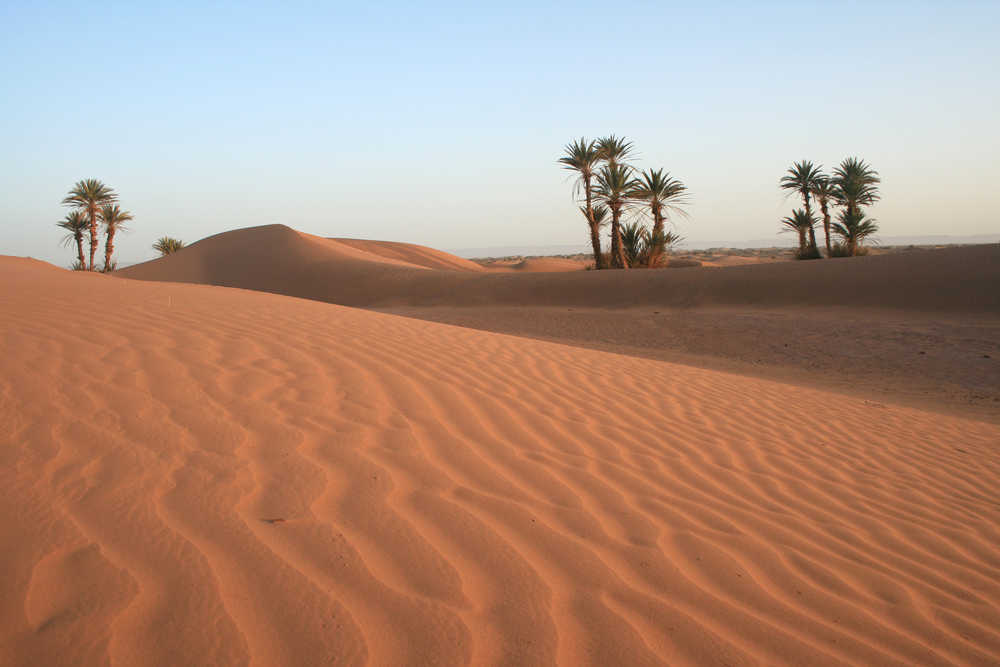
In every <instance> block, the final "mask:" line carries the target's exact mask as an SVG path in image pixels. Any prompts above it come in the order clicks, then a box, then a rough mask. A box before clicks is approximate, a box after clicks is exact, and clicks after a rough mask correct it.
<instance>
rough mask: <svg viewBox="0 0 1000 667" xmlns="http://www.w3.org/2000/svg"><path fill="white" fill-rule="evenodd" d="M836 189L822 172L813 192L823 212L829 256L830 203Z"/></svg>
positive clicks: (824, 231)
mask: <svg viewBox="0 0 1000 667" xmlns="http://www.w3.org/2000/svg"><path fill="white" fill-rule="evenodd" d="M834 191H835V188H834V186H833V181H831V180H830V177H829V176H827V175H826V174H820V175H819V176H818V177H817V178H816V180H815V181H814V182H813V187H812V194H813V196H814V197H816V202H817V203H818V204H819V210H820V212H821V213H822V214H823V233H824V234H825V235H826V254H827V256H828V257H829V256H830V253H831V252H832V249H831V248H830V204H831V203H832V202H833V201H835V199H834Z"/></svg>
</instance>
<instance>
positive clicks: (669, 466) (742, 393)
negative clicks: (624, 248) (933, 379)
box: [0, 237, 1000, 665]
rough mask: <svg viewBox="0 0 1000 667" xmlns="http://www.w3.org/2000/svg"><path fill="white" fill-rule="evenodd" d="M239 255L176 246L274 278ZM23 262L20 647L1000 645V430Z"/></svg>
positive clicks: (249, 650) (232, 660) (413, 654)
mask: <svg viewBox="0 0 1000 667" xmlns="http://www.w3.org/2000/svg"><path fill="white" fill-rule="evenodd" d="M303 238H305V237H303ZM313 238H315V237H313ZM306 240H309V239H306ZM324 241H325V240H324ZM203 243H206V242H203ZM296 243H297V242H296ZM293 245H294V244H293ZM229 251H230V252H229V254H228V255H227V254H225V253H220V254H219V255H218V257H219V258H220V259H219V260H218V261H219V263H220V264H224V263H225V262H228V264H224V266H219V265H218V264H217V265H215V266H207V265H198V263H197V262H194V261H192V260H190V259H185V253H187V251H182V252H181V253H179V254H178V255H176V256H175V257H174V258H170V259H171V262H170V264H173V266H174V268H177V267H178V266H187V269H190V271H191V274H192V275H191V276H190V277H191V280H192V281H193V280H195V279H196V278H197V277H198V275H195V274H198V272H201V274H200V275H201V277H203V278H205V277H214V276H217V275H221V274H218V273H213V272H218V271H222V270H223V269H225V270H232V271H233V272H234V273H235V272H236V271H237V269H239V267H240V263H241V262H243V264H242V267H243V268H242V270H243V272H244V274H245V275H246V276H251V275H253V274H254V269H255V267H254V266H253V264H252V262H251V261H250V259H248V258H252V257H256V256H258V255H259V251H258V250H255V249H254V248H251V247H249V246H247V247H245V248H242V249H241V248H240V247H239V245H238V244H233V247H231V248H229ZM295 252H299V253H303V254H305V255H309V254H310V253H312V254H313V256H314V258H319V261H321V262H324V261H329V262H331V263H330V264H329V266H334V264H333V263H332V262H333V261H334V260H336V261H339V262H340V263H341V264H340V265H339V267H338V268H337V269H336V270H337V271H341V272H347V273H349V272H350V271H360V270H361V269H360V266H361V264H365V265H366V266H367V267H368V268H367V271H368V272H369V273H368V275H370V277H371V281H372V283H373V284H379V285H383V286H384V285H385V284H389V283H391V282H392V281H393V280H396V278H395V277H389V278H387V276H388V275H389V273H393V272H396V271H403V272H404V273H405V275H407V276H410V275H415V274H417V273H426V274H433V273H441V274H446V275H451V274H450V273H447V272H433V271H428V270H427V269H416V268H408V267H406V266H401V265H400V262H405V263H411V264H412V263H414V262H412V261H411V260H412V257H407V256H405V255H404V257H403V258H399V257H397V258H384V259H386V260H392V261H386V262H383V263H381V264H376V263H373V262H371V261H370V260H369V259H368V258H363V257H361V256H359V255H356V254H354V255H353V258H352V253H357V252H364V251H359V250H358V249H357V248H356V247H353V246H347V245H346V244H340V247H337V248H335V247H333V246H330V245H329V244H327V243H320V242H319V241H316V242H313V241H311V240H309V243H305V244H302V245H301V247H298V250H296V251H295ZM195 254H196V253H195ZM369 254H370V253H369ZM192 256H193V255H192V254H189V255H188V258H190V257H192ZM301 259H303V257H292V258H282V259H281V261H282V262H286V261H288V262H292V263H293V264H294V262H295V261H298V260H301ZM185 262H191V263H190V265H184V263H185ZM830 264H833V262H831V263H830ZM775 266H777V265H775ZM378 267H382V268H381V269H378ZM765 268H773V267H770V266H768V267H765ZM187 269H186V270H187ZM268 270H270V269H268ZM731 270H735V269H713V270H711V271H712V272H713V273H724V272H727V271H731ZM809 270H812V269H809ZM820 270H826V269H820ZM586 273H591V274H592V273H593V272H586ZM681 273H686V272H685V271H680V272H674V271H671V272H663V275H667V274H669V275H674V276H676V275H678V274H681ZM455 275H463V274H455ZM469 275H472V274H471V273H470V274H469ZM560 275H562V274H553V276H554V277H556V276H560ZM577 275H578V276H579V277H584V274H583V273H581V274H577ZM495 277H501V278H502V277H505V276H502V275H501V276H495ZM514 277H526V276H514ZM0 278H2V282H0V284H2V285H3V286H4V287H3V290H2V291H0V336H2V340H3V350H4V352H5V354H3V355H2V356H0V436H2V437H0V441H2V446H0V457H2V458H0V517H2V520H0V538H2V542H0V543H2V544H3V549H2V551H0V571H2V572H3V577H2V578H0V664H4V665H7V664H10V665H46V664H87V665H90V664H114V665H140V664H141V665H154V664H156V665H159V664H162V665H193V664H205V665H209V664H219V665H235V664H249V663H253V664H258V665H293V664H294V665H312V664H348V665H350V664H366V663H367V664H373V665H403V664H421V665H424V664H442V665H448V664H475V665H485V664H511V665H535V664H562V665H588V664H592V665H646V664H671V665H707V664H720V665H721V664H728V665H735V664H796V665H807V664H808V665H828V664H829V665H833V664H845V663H847V664H871V665H875V664H877V665H913V664H941V665H944V664H979V665H987V664H997V662H998V661H1000V631H998V629H997V628H1000V549H998V546H997V545H998V543H1000V503H998V497H997V488H1000V451H998V447H1000V445H998V443H1000V426H996V425H991V424H988V423H984V422H976V421H969V420H964V419H960V418H957V417H953V416H948V415H940V414H931V413H927V412H921V411H918V410H914V409H908V408H901V407H896V406H893V405H881V404H872V403H870V402H866V401H864V400H861V399H855V398H851V397H845V396H842V395H835V394H828V393H823V392H821V391H816V390H812V389H805V388H801V387H796V386H792V385H787V384H779V383H775V382H770V381H766V380H759V379H752V378H747V377H739V376H735V375H729V374H725V373H721V372H716V371H709V370H702V369H698V368H692V367H687V366H680V365H675V364H670V363H666V362H661V361H654V360H649V359H641V358H635V357H628V356H621V355H616V354H610V353H606V352H601V351H595V350H584V349H580V348H575V347H568V346H564V345H558V344H553V343H547V342H542V341H537V340H528V339H523V338H515V337H511V336H506V335H501V334H496V333H489V332H482V331H474V330H471V329H461V328H457V327H451V326H446V325H442V324H437V323H432V322H422V321H417V320H412V319H406V318H402V317H396V316H391V315H385V314H380V313H374V312H368V311H363V310H355V309H350V308H345V307H341V306H336V305H331V304H328V303H321V302H319V301H307V300H300V299H295V298H290V297H288V296H281V295H275V294H263V293H258V292H251V291H243V290H233V289H226V288H222V287H212V286H201V285H182V284H173V283H158V282H142V281H134V280H124V279H121V278H117V277H110V276H103V275H93V274H74V273H70V272H67V271H63V270H59V269H56V268H54V267H51V266H49V265H45V264H43V263H40V262H34V261H30V260H19V259H12V258H0ZM293 278H294V276H293V277H292V278H289V279H288V281H287V282H286V283H284V284H283V285H284V286H288V285H291V284H292V279H293ZM626 279H627V280H631V278H626ZM247 280H248V281H250V282H252V280H255V278H247ZM387 280H388V282H385V281H387ZM601 280H606V279H603V278H602V279H601ZM618 280H621V278H618ZM380 281H382V282H380ZM272 287H273V286H272ZM300 287H302V288H303V291H306V287H308V286H300ZM328 289H333V288H332V287H328ZM340 289H344V290H346V291H347V292H350V290H349V289H348V288H345V287H341V288H340ZM942 289H944V288H942ZM273 291H278V290H273ZM928 298H929V300H930V301H932V302H933V300H934V297H933V295H932V296H931V297H928Z"/></svg>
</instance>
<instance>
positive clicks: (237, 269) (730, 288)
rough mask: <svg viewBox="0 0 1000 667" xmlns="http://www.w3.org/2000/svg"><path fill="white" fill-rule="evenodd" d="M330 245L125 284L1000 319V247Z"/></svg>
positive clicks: (143, 274)
mask: <svg viewBox="0 0 1000 667" xmlns="http://www.w3.org/2000/svg"><path fill="white" fill-rule="evenodd" d="M323 241H325V239H319V238H318V237H314V236H310V235H307V234H301V233H299V232H296V231H294V230H292V229H290V228H288V227H285V226H282V225H269V226H266V227H253V228H249V229H241V230H236V231H233V232H226V233H223V234H219V235H216V236H212V237H210V238H208V239H205V240H203V241H199V242H198V243H195V244H192V245H191V246H190V247H189V248H186V249H185V250H183V251H182V252H180V253H177V254H176V255H173V256H169V257H165V258H161V259H157V260H154V261H151V262H146V263H144V264H138V265H136V266H132V267H129V268H127V269H124V270H122V271H120V272H119V273H120V274H121V275H122V276H124V277H127V278H136V279H140V280H167V281H173V282H195V283H206V284H212V285H224V286H229V287H243V288H247V289H255V290H264V291H269V292H276V293H279V294H287V295H290V296H298V297H304V298H309V299H318V300H321V301H327V302H330V303H339V304H343V305H350V306H365V307H388V306H431V305H446V306H468V305H513V306H528V305H559V306H588V307H601V306H607V307H616V308H620V307H628V306H641V305H658V306H665V307H666V306H671V307H685V308H686V307H693V306H702V305H741V306H787V305H810V306H818V305H823V306H851V307H857V306H862V307H878V308H903V309H909V310H920V311H934V312H937V311H942V312H976V313H983V312H989V313H994V314H996V313H1000V290H997V289H995V286H996V285H998V284H1000V245H992V246H973V247H966V248H947V249H942V250H933V251H926V252H912V253H906V254H899V255H879V256H871V257H857V258H852V259H849V260H829V261H822V262H776V263H770V264H756V265H752V266H732V267H723V268H721V269H720V268H713V267H706V268H692V269H684V270H677V271H654V272H649V271H572V272H557V273H544V274H542V273H533V272H527V273H520V272H518V273H493V272H474V271H427V270H424V267H418V266H416V265H414V264H412V263H410V262H409V261H402V260H399V259H394V258H391V257H386V256H384V255H377V254H375V253H374V252H368V251H366V250H359V249H358V248H355V247H353V246H347V245H345V244H343V243H340V242H337V241H328V242H327V243H329V244H336V246H324V245H323V243H321V242H323ZM369 248H370V246H369ZM349 251H353V252H349ZM407 256H408V257H409V258H410V259H413V256H412V255H407ZM456 259H457V258H456ZM247 267H252V270H248V269H247Z"/></svg>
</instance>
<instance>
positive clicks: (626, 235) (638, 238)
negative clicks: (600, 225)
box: [622, 221, 649, 269]
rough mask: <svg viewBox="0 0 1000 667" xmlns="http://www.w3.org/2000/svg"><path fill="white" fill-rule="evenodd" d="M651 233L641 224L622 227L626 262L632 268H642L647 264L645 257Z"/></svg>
mask: <svg viewBox="0 0 1000 667" xmlns="http://www.w3.org/2000/svg"><path fill="white" fill-rule="evenodd" d="M648 237H649V231H648V230H647V229H646V228H645V227H644V226H643V224H642V223H641V222H638V221H636V222H632V223H629V224H627V225H622V252H624V253H625V262H626V263H627V264H628V265H629V267H631V268H633V269H634V268H636V267H638V266H642V265H643V264H644V263H645V261H644V260H645V259H646V257H645V255H646V252H647V251H648V249H649V247H648V246H647V245H646V240H647V238H648Z"/></svg>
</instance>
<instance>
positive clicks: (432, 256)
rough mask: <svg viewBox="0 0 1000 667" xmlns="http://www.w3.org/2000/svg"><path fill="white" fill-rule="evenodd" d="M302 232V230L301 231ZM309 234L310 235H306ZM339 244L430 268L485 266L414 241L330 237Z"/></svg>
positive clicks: (458, 269) (456, 269)
mask: <svg viewBox="0 0 1000 667" xmlns="http://www.w3.org/2000/svg"><path fill="white" fill-rule="evenodd" d="M299 233H300V234H301V232H299ZM304 236H307V237H308V235H304ZM330 240H331V241H336V242H337V243H339V244H343V245H346V246H350V247H352V248H357V249H358V250H363V251H365V252H368V253H371V254H373V255H378V256H379V257H388V258H390V259H394V260H398V261H401V262H406V263H408V264H413V265H414V266H423V267H426V268H428V269H442V270H445V271H473V272H479V271H483V267H482V266H481V265H479V264H476V263H475V262H473V261H471V260H468V259H463V258H462V257H457V256H455V255H452V254H449V253H446V252H443V251H441V250H435V249H434V248H428V247H427V246H422V245H415V244H413V243H397V242H395V241H369V240H362V239H330Z"/></svg>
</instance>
